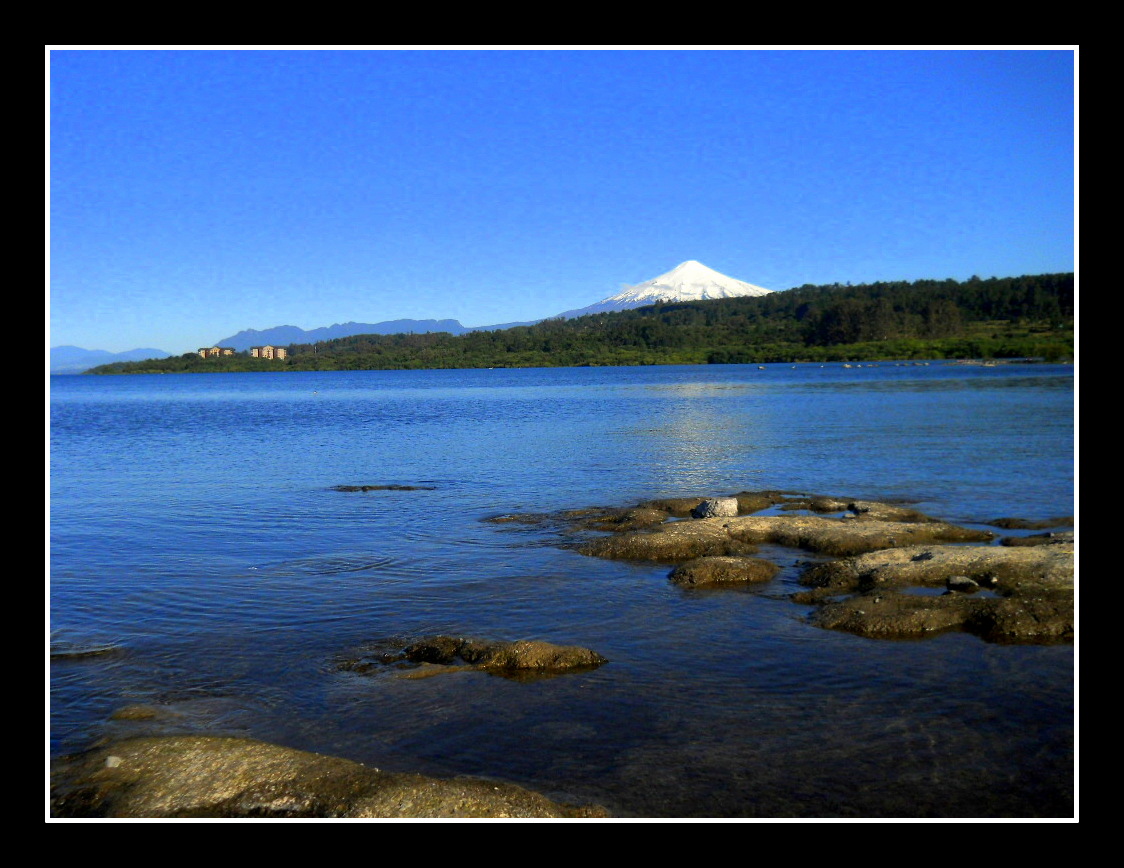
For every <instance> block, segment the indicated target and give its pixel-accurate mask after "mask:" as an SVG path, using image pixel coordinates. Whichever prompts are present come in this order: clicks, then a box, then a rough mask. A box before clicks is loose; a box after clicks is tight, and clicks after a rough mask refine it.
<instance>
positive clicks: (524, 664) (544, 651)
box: [336, 636, 609, 675]
mask: <svg viewBox="0 0 1124 868" xmlns="http://www.w3.org/2000/svg"><path fill="white" fill-rule="evenodd" d="M608 662H609V661H608V660H607V659H606V658H605V657H603V656H601V655H600V654H598V653H597V652H596V651H593V650H591V649H589V648H582V647H580V646H578V645H554V644H552V643H550V642H539V641H530V640H521V641H517V642H497V641H488V640H480V639H468V638H464V637H461V636H427V637H425V638H422V639H416V640H413V641H407V640H403V639H383V640H378V641H375V642H371V643H368V644H367V646H365V647H364V648H363V649H361V651H360V653H359V654H357V655H352V656H348V657H344V658H343V659H341V660H338V661H337V664H336V668H337V669H340V670H344V671H350V672H360V673H363V672H369V671H371V670H372V669H373V668H375V667H377V666H385V665H393V664H398V665H401V664H403V663H412V664H430V665H436V666H440V667H449V668H450V669H478V670H482V671H485V672H491V673H494V674H498V675H504V674H508V673H511V672H521V673H542V674H557V673H561V672H568V671H577V670H587V669H596V668H597V667H598V666H601V665H603V664H605V663H608Z"/></svg>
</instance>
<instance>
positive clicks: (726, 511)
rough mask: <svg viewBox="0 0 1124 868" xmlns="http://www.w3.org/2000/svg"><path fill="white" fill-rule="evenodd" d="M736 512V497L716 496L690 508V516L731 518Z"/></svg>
mask: <svg viewBox="0 0 1124 868" xmlns="http://www.w3.org/2000/svg"><path fill="white" fill-rule="evenodd" d="M737 514H738V499H737V498H736V497H716V498H713V499H711V500H704V501H703V502H702V503H700V504H699V505H698V506H696V507H695V508H694V509H692V510H691V517H692V518H732V517H733V516H735V515H737Z"/></svg>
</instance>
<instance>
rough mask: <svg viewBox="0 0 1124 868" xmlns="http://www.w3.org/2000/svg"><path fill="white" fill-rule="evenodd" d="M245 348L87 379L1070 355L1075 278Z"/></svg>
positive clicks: (808, 291) (771, 299)
mask: <svg viewBox="0 0 1124 868" xmlns="http://www.w3.org/2000/svg"><path fill="white" fill-rule="evenodd" d="M287 349H288V357H287V358H286V359H283V360H279V361H273V360H266V359H257V358H252V357H250V356H249V354H237V355H234V356H227V357H222V358H215V359H203V358H200V357H199V355H198V354H196V353H185V354H184V355H182V356H174V357H171V358H167V359H150V360H146V361H140V362H115V363H112V364H108V365H101V366H99V367H96V368H93V369H92V370H91V371H90V373H97V374H133V373H175V372H218V371H330V370H395V369H417V368H499V367H576V366H584V365H649V364H707V363H709V364H738V363H741V364H748V363H768V362H829V361H878V360H886V359H956V358H982V359H1005V358H1006V359H1014V358H1041V359H1045V360H1048V361H1062V360H1070V359H1072V358H1073V350H1074V275H1073V274H1072V273H1066V274H1043V275H1025V276H1021V277H1008V278H988V279H980V278H976V277H973V278H970V279H969V280H967V281H955V280H940V281H938V280H920V281H914V282H906V281H898V282H888V283H872V284H863V285H856V286H850V285H840V284H833V285H830V286H810V285H806V286H801V287H798V288H796V289H790V290H787V291H784V292H775V293H770V294H769V295H765V296H760V297H746V298H733V299H720V300H715V301H696V302H676V303H663V304H657V305H653V306H651V307H644V308H636V309H634V310H628V311H621V312H618V313H605V314H593V315H589V316H584V317H580V318H577V319H568V320H544V321H543V322H540V323H537V324H535V325H531V326H518V327H515V328H510V329H504V330H499V331H479V332H471V333H469V334H465V335H456V336H455V335H451V334H448V333H446V332H439V333H427V334H396V335H358V336H354V337H348V338H340V339H337V340H332V341H323V342H320V343H315V344H291V345H289V347H288V348H287Z"/></svg>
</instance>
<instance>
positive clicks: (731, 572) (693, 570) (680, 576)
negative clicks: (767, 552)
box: [668, 557, 780, 588]
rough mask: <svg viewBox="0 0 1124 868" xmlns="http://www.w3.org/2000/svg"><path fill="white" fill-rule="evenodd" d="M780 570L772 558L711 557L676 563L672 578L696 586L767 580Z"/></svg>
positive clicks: (751, 582) (680, 583) (679, 583)
mask: <svg viewBox="0 0 1124 868" xmlns="http://www.w3.org/2000/svg"><path fill="white" fill-rule="evenodd" d="M779 571H780V567H778V566H777V565H776V564H774V563H773V562H772V561H766V560H763V559H761V558H736V557H708V558H698V559H697V560H693V561H688V562H687V563H685V564H682V565H680V566H678V567H676V568H675V569H674V570H672V571H671V575H670V576H669V577H668V578H670V579H671V581H672V582H674V583H675V584H677V585H683V586H684V587H689V588H695V587H702V586H706V585H726V584H753V583H757V582H767V581H769V580H770V579H772V578H773V576H775V575H776V574H777V573H778V572H779Z"/></svg>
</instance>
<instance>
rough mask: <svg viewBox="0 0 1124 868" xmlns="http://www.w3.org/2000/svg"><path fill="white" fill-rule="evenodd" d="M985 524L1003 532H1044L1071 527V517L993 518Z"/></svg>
mask: <svg viewBox="0 0 1124 868" xmlns="http://www.w3.org/2000/svg"><path fill="white" fill-rule="evenodd" d="M987 523H988V524H990V525H991V526H992V527H1001V528H1003V529H1004V530H1046V529H1047V528H1051V527H1073V516H1072V515H1063V516H1059V517H1057V518H1043V519H1025V518H993V519H992V520H991V521H989V522H987Z"/></svg>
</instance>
